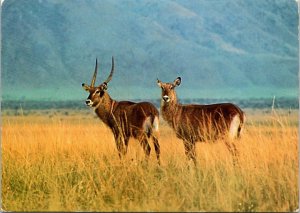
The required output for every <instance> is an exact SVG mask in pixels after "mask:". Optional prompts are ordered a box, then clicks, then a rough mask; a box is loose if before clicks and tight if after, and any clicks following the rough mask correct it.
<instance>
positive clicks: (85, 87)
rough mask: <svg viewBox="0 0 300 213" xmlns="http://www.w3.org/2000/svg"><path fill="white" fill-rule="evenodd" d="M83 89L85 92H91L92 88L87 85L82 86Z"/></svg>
mask: <svg viewBox="0 0 300 213" xmlns="http://www.w3.org/2000/svg"><path fill="white" fill-rule="evenodd" d="M81 86H82V88H83V89H84V90H85V91H89V90H90V86H88V85H86V84H84V83H83V84H81Z"/></svg>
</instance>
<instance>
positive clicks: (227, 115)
mask: <svg viewBox="0 0 300 213" xmlns="http://www.w3.org/2000/svg"><path fill="white" fill-rule="evenodd" d="M180 83H181V78H180V77H177V78H176V79H175V80H174V82H173V83H163V82H161V81H160V80H159V79H157V84H158V86H159V87H160V88H161V89H162V93H161V106H160V113H161V115H162V117H163V119H164V120H165V121H166V122H167V123H168V125H170V126H171V127H172V128H173V130H174V131H175V133H176V136H177V137H178V138H179V139H182V140H183V144H184V148H185V154H186V156H187V158H188V159H189V160H190V159H192V160H193V162H194V164H196V151H195V142H198V141H199V142H203V141H208V140H213V141H214V140H217V139H220V138H223V139H225V145H226V146H227V148H228V150H229V151H230V153H231V154H233V155H234V156H236V155H237V150H236V147H235V145H234V144H233V143H231V142H232V139H234V138H239V137H240V135H241V131H242V128H243V124H244V122H245V114H244V112H243V111H242V110H241V109H240V108H239V107H238V106H236V105H234V104H232V103H218V104H210V105H196V104H187V105H182V104H180V103H179V102H178V100H177V95H176V91H175V88H176V87H177V86H179V85H180Z"/></svg>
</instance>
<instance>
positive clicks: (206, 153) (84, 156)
mask: <svg viewBox="0 0 300 213" xmlns="http://www.w3.org/2000/svg"><path fill="white" fill-rule="evenodd" d="M245 111H246V113H247V122H246V126H245V131H244V132H243V137H242V139H241V140H239V141H237V142H236V146H237V148H238V150H239V154H240V156H239V163H238V165H235V166H234V165H233V163H232V157H231V155H230V153H229V151H228V150H227V149H226V146H225V145H224V143H222V142H217V143H214V144H212V143H198V144H197V159H198V167H197V168H195V167H194V166H193V164H192V162H188V161H187V160H186V157H185V155H184V148H183V144H182V142H181V141H180V140H178V139H177V138H176V136H175V134H174V133H173V131H172V130H171V129H170V128H169V127H168V126H166V124H165V123H164V122H163V121H161V125H160V145H161V161H162V165H161V166H158V165H157V162H156V159H155V154H154V147H153V144H152V143H151V147H152V151H151V157H150V159H149V161H148V163H146V162H145V161H144V153H143V150H142V148H141V146H140V145H139V144H138V143H137V141H135V140H131V141H130V143H129V150H128V151H129V152H128V153H127V156H126V157H125V159H122V160H120V159H119V157H118V154H117V151H116V148H115V144H114V140H113V136H112V134H111V132H110V130H109V129H107V128H106V127H105V126H104V125H103V124H102V123H101V122H100V121H99V119H97V118H95V115H94V113H93V112H92V111H83V110H81V111H80V110H79V111H69V110H67V109H65V110H60V111H42V110H41V111H29V112H21V113H19V115H14V113H11V112H10V111H9V110H8V111H4V112H2V209H4V210H7V211H247V212H249V211H295V210H296V209H298V208H299V186H298V173H299V160H298V118H299V117H298V110H291V111H287V110H276V111H271V110H268V109H267V110H250V109H248V110H247V109H246V110H245Z"/></svg>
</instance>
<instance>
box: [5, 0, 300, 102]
mask: <svg viewBox="0 0 300 213" xmlns="http://www.w3.org/2000/svg"><path fill="white" fill-rule="evenodd" d="M1 22H2V23H1V27H2V60H1V68H2V73H1V75H2V96H3V98H4V99H5V100H6V99H20V98H22V99H37V100H62V99H84V98H85V97H86V95H87V94H86V93H85V92H84V91H83V90H82V89H81V83H83V82H85V83H89V82H90V79H91V77H92V72H93V69H94V63H95V58H96V57H98V59H99V61H100V70H99V72H98V73H99V74H98V78H97V82H98V83H100V82H101V80H103V79H104V78H106V76H107V75H108V73H109V70H110V66H111V56H112V55H113V56H114V57H115V75H114V77H113V80H112V81H111V83H110V85H109V91H110V92H111V94H112V95H113V96H114V97H116V98H118V99H125V98H144V97H145V96H146V97H145V98H147V99H148V98H158V97H159V95H160V90H159V88H158V87H157V86H156V78H159V79H160V80H162V81H173V80H174V79H175V78H176V77H177V76H181V77H182V85H181V86H180V88H178V93H179V95H180V96H181V97H183V96H184V97H188V98H189V97H190V98H210V97H214V98H220V97H222V98H224V97H228V98H236V97H238V98H250V97H272V96H273V95H276V96H293V97H296V96H297V95H298V70H299V65H298V49H299V45H298V12H297V4H296V2H295V1H291V0H264V1H261V0H252V1H242V0H224V1H219V0H210V1H204V0H192V1H184V0H182V1H180V0H178V1H153V0H142V1H139V0H135V1H133V0H103V1H97V0H86V1H83V0H64V1H59V0H26V1H18V0H5V1H4V3H3V5H2V19H1Z"/></svg>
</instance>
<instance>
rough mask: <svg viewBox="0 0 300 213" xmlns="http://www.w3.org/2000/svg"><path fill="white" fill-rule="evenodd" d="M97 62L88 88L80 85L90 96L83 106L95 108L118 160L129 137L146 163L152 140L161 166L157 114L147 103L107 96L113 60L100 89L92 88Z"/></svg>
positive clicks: (153, 107) (124, 151)
mask: <svg viewBox="0 0 300 213" xmlns="http://www.w3.org/2000/svg"><path fill="white" fill-rule="evenodd" d="M97 68H98V62H97V59H96V65H95V71H94V75H93V78H92V82H91V85H86V84H82V87H83V88H84V89H85V90H86V91H88V92H89V93H90V94H89V96H88V98H87V99H86V101H85V103H86V105H87V106H89V107H92V108H94V110H95V113H96V114H97V116H98V117H99V118H100V119H101V120H102V121H103V122H104V123H105V124H106V125H107V126H108V127H109V128H110V129H111V130H112V133H113V135H114V139H115V142H116V145H117V150H118V153H119V157H120V158H121V156H122V155H125V154H126V152H127V147H128V142H129V139H130V137H133V138H135V139H137V140H138V141H139V142H140V144H141V145H142V147H143V149H144V152H145V154H146V159H148V157H149V155H150V151H151V148H150V145H149V143H148V140H149V139H150V138H151V139H152V140H153V143H154V148H155V152H156V157H157V160H158V163H160V146H159V143H158V131H159V129H158V127H159V112H158V110H157V109H156V107H155V106H154V105H153V104H151V103H149V102H141V103H134V102H131V101H115V100H113V99H112V98H111V97H110V95H109V94H108V93H107V88H108V83H109V82H110V80H111V79H112V76H113V73H114V58H113V57H112V67H111V71H110V74H109V76H108V78H107V79H106V80H105V81H104V82H103V83H102V84H100V85H99V86H96V87H95V86H94V85H95V81H96V76H97Z"/></svg>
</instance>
